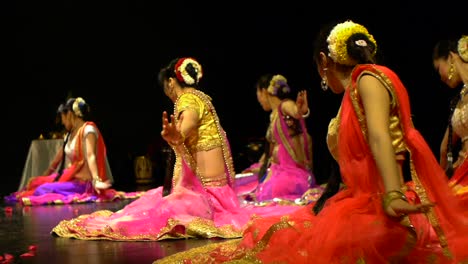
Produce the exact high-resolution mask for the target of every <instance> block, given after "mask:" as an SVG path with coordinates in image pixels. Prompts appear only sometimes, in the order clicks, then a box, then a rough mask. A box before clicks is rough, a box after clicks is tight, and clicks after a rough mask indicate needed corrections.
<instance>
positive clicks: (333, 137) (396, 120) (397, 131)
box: [327, 71, 468, 160]
mask: <svg viewBox="0 0 468 264" xmlns="http://www.w3.org/2000/svg"><path fill="white" fill-rule="evenodd" d="M364 74H370V75H373V76H374V77H376V78H377V79H380V80H381V81H382V83H383V84H384V86H385V88H387V90H388V92H389V94H390V97H391V102H390V118H389V121H390V125H389V129H390V137H391V139H392V146H393V149H394V150H395V154H396V155H397V159H404V155H403V153H404V152H406V144H405V142H404V139H403V130H402V128H401V124H400V117H399V115H398V108H397V100H396V95H395V92H394V91H393V87H391V86H390V85H389V84H388V83H387V82H385V81H384V80H383V78H382V77H381V76H380V75H377V74H376V73H373V72H368V71H364V72H363V73H362V74H361V75H360V76H359V78H360V77H361V76H362V75H364ZM350 95H351V99H352V102H353V106H354V109H355V110H356V113H357V115H358V118H359V122H360V125H361V130H362V133H363V134H364V136H365V137H366V138H367V124H366V118H365V115H364V106H363V105H362V101H361V97H360V96H359V93H358V89H353V90H352V91H351V92H350ZM340 114H341V108H340V110H339V111H338V114H337V116H336V117H335V118H333V119H332V120H331V121H330V123H329V125H328V133H327V145H328V149H329V151H330V153H331V154H332V156H333V158H334V159H335V160H337V159H338V149H337V146H338V127H339V123H340V122H339V117H340ZM467 135H468V134H467Z"/></svg>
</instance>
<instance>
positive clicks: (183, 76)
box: [175, 58, 203, 85]
mask: <svg viewBox="0 0 468 264" xmlns="http://www.w3.org/2000/svg"><path fill="white" fill-rule="evenodd" d="M188 65H192V67H193V68H194V70H195V72H196V73H197V79H196V80H195V79H194V78H193V77H192V76H190V74H189V73H188V72H187V66H188ZM175 72H176V76H177V79H178V80H179V81H181V82H184V83H185V84H188V85H193V84H197V83H198V82H199V81H200V79H201V78H202V77H203V71H202V67H201V65H200V63H198V62H197V61H196V60H195V59H193V58H181V59H179V61H178V62H177V63H176V65H175Z"/></svg>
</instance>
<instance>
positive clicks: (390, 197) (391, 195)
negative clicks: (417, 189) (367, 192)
mask: <svg viewBox="0 0 468 264" xmlns="http://www.w3.org/2000/svg"><path fill="white" fill-rule="evenodd" d="M398 199H401V200H404V201H408V199H407V198H406V196H405V194H404V193H403V192H402V191H398V190H393V191H389V192H387V193H385V194H384V196H383V199H382V206H383V208H384V210H385V209H386V208H387V207H388V206H389V205H390V203H391V202H392V201H394V200H398Z"/></svg>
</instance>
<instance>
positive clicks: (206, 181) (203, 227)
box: [52, 58, 297, 241]
mask: <svg viewBox="0 0 468 264" xmlns="http://www.w3.org/2000/svg"><path fill="white" fill-rule="evenodd" d="M202 75H203V72H202V68H201V65H200V64H199V63H198V62H197V61H196V60H195V59H193V58H180V59H175V60H173V61H171V63H170V64H169V65H168V66H167V67H165V68H163V69H161V71H160V72H159V83H160V86H162V87H163V88H164V93H165V94H166V95H167V96H168V97H169V98H170V99H171V100H172V101H173V102H174V113H173V114H172V115H170V117H169V116H168V115H167V113H166V112H164V113H163V118H162V123H163V128H162V132H161V135H162V137H163V138H164V139H165V140H166V141H167V142H168V143H169V145H170V146H171V147H172V149H173V150H174V153H175V154H176V159H175V166H174V170H173V178H172V190H171V192H170V193H169V194H168V195H167V196H165V195H164V192H163V189H164V188H163V187H158V188H156V189H152V190H149V191H147V192H146V193H145V195H143V196H142V197H140V198H139V199H137V200H136V201H133V202H132V203H130V204H128V205H127V206H125V207H124V208H123V209H121V210H119V211H117V212H115V213H113V212H110V211H97V212H94V213H92V214H90V215H82V216H79V217H77V218H75V219H71V220H64V221H62V222H60V223H59V224H58V225H57V226H56V227H55V228H54V229H53V230H52V232H53V233H54V234H56V235H58V236H61V237H72V238H78V239H86V240H90V239H107V240H126V241H142V240H163V239H169V238H191V237H203V238H211V237H222V238H237V237H240V236H241V235H242V232H243V230H244V228H245V226H246V224H247V223H248V221H249V220H250V219H251V217H252V216H254V215H265V216H266V215H280V214H284V213H288V212H292V211H293V210H296V209H297V206H274V205H272V206H269V207H252V206H247V207H241V206H240V203H239V201H238V198H237V196H236V194H235V192H234V190H233V189H232V186H233V184H234V175H235V173H234V167H233V160H232V155H231V150H230V146H229V142H228V140H227V137H226V133H225V131H224V130H223V128H222V127H221V124H220V120H219V118H218V115H217V113H216V110H215V108H214V106H213V104H212V102H211V98H210V97H209V96H208V95H207V94H205V93H203V92H202V91H200V90H199V89H198V87H199V81H200V79H201V77H202Z"/></svg>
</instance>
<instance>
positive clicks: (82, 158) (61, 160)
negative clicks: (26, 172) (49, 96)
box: [5, 97, 136, 205]
mask: <svg viewBox="0 0 468 264" xmlns="http://www.w3.org/2000/svg"><path fill="white" fill-rule="evenodd" d="M58 113H59V114H60V118H61V121H62V124H63V125H64V126H65V129H66V130H67V131H68V133H67V134H66V136H65V140H64V144H63V149H61V150H60V151H59V152H58V153H57V155H56V157H55V159H54V161H53V162H52V164H51V166H50V167H49V169H48V170H47V171H46V172H45V173H44V175H46V176H36V177H34V178H32V179H31V180H30V181H29V183H28V184H27V186H26V187H25V189H24V190H21V191H18V192H15V193H12V194H11V195H9V196H7V197H5V199H6V201H7V202H20V203H22V204H24V205H46V204H70V203H84V202H104V201H113V200H115V199H119V198H134V197H136V193H128V194H127V193H123V192H117V191H115V190H113V189H110V188H109V187H110V186H111V179H109V178H108V176H107V170H106V168H107V167H106V146H105V144H104V139H103V136H102V134H101V133H100V131H99V129H98V127H97V126H96V124H95V123H94V122H92V121H86V120H88V119H87V118H88V116H89V114H90V107H89V105H88V104H87V103H86V101H85V100H84V99H83V98H81V97H77V98H70V99H69V100H68V101H67V102H66V103H65V104H62V105H60V107H59V109H58Z"/></svg>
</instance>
